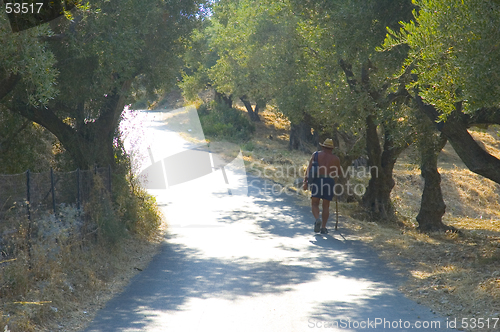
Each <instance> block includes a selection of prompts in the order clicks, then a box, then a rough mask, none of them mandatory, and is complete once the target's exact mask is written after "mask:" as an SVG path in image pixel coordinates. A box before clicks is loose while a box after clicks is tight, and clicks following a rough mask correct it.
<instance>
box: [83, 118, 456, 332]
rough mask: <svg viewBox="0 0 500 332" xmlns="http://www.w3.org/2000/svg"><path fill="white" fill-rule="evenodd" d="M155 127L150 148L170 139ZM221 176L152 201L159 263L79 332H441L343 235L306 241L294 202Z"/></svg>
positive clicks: (389, 274)
mask: <svg viewBox="0 0 500 332" xmlns="http://www.w3.org/2000/svg"><path fill="white" fill-rule="evenodd" d="M148 117H149V118H148V119H152V118H151V114H150V115H148ZM161 121H163V120H162V119H161V117H158V114H157V116H156V118H155V119H154V120H153V121H152V122H150V123H149V124H146V126H148V128H149V129H148V130H147V132H148V133H149V134H150V136H151V137H153V138H154V141H155V142H156V143H159V142H165V141H164V140H163V138H166V136H165V137H163V136H162V135H177V134H176V133H174V132H171V131H166V129H168V128H165V127H163V126H159V125H158V124H159V122H161ZM155 123H156V124H157V125H158V126H157V127H156V128H160V129H158V130H157V131H156V132H154V129H152V128H153V127H154V124H155ZM151 133H153V134H152V135H151ZM155 135H156V136H155ZM169 137H170V138H171V139H172V142H173V141H175V142H177V143H181V142H182V140H180V139H179V137H178V136H177V138H175V139H173V138H172V137H173V136H169ZM160 138H161V139H160ZM183 144H185V146H186V147H189V144H187V143H185V142H184V143H183ZM150 145H151V144H150ZM162 146H163V148H165V149H168V148H167V147H166V146H165V144H162ZM173 149H174V150H175V151H177V152H178V151H180V150H179V149H178V146H177V147H174V148H173ZM181 150H182V149H181ZM230 166H231V165H229V166H228V167H226V171H227V173H228V174H227V176H226V178H227V177H229V179H230V181H229V185H228V183H227V181H225V180H224V176H223V174H222V172H221V171H216V172H213V173H211V174H209V175H206V176H203V177H200V178H198V179H194V180H192V181H189V182H186V183H183V184H180V185H176V186H172V187H169V188H168V189H166V190H157V191H153V192H154V193H155V194H156V195H157V196H158V200H159V202H160V205H161V206H162V209H163V212H164V214H165V216H166V218H167V220H168V221H169V224H170V227H169V230H168V234H167V236H166V239H165V242H164V245H163V247H162V250H161V253H160V254H158V255H157V256H156V257H155V258H154V259H153V261H152V262H151V264H150V265H149V267H148V268H147V269H145V270H144V271H143V272H141V273H140V274H139V275H138V276H136V277H135V278H134V279H133V280H132V282H131V284H130V286H129V287H128V288H127V289H126V290H125V291H124V292H123V293H122V294H120V295H118V296H117V297H116V298H115V299H113V300H111V301H110V302H109V303H108V304H107V306H106V307H105V308H104V309H102V310H101V311H100V312H99V314H98V316H97V317H96V319H95V321H94V322H93V323H92V324H91V326H90V327H89V328H88V329H87V330H86V331H87V332H95V331H103V332H104V331H105V332H115V331H116V332H118V331H120V332H125V331H127V332H131V331H158V332H159V331H162V332H163V331H238V332H239V331H251V332H256V331H285V332H294V331H297V332H298V331H314V330H323V329H327V330H329V331H360V330H362V331H364V330H374V331H388V330H394V331H410V330H412V328H405V324H406V326H411V327H415V324H419V322H420V324H422V325H423V326H426V324H437V323H436V322H437V321H439V322H440V325H441V328H436V327H433V328H431V327H429V328H426V329H422V330H423V331H445V330H446V329H445V327H446V319H442V318H441V319H440V318H439V317H437V316H436V315H434V314H432V312H431V311H430V309H429V308H426V307H423V306H420V305H418V304H416V303H415V302H413V301H410V300H408V299H407V298H405V297H404V296H403V295H402V294H401V293H399V292H398V291H397V285H398V284H399V283H400V282H401V281H402V280H400V279H398V277H396V276H395V274H394V272H393V271H391V270H390V269H389V268H387V267H386V266H385V265H384V263H382V262H381V261H380V260H379V259H378V258H377V256H376V254H375V253H374V252H373V251H372V250H370V249H369V248H367V247H366V246H365V245H363V244H362V243H360V242H357V241H355V240H354V239H352V238H351V237H350V236H349V234H348V232H347V230H344V229H343V228H342V227H340V228H339V229H340V231H341V232H342V234H344V236H345V239H344V238H343V237H341V236H340V235H339V234H338V233H332V234H328V235H319V234H314V233H313V232H312V218H311V214H310V209H309V208H308V207H304V206H300V205H298V204H297V201H296V197H294V196H293V195H287V194H285V193H284V192H283V193H281V194H278V192H279V190H278V187H277V186H275V187H274V192H273V190H272V189H273V187H272V183H269V182H266V181H264V180H262V179H259V178H256V177H252V176H248V177H246V176H244V174H242V173H241V172H240V173H238V172H237V171H236V172H233V171H232V168H231V167H230ZM231 186H233V188H232V190H230V191H231V193H232V195H229V194H228V187H231ZM235 186H236V187H239V188H240V189H241V188H243V190H240V191H237V190H234V189H235V188H234V187H235ZM247 188H248V190H247ZM342 222H344V220H343V219H342V218H341V220H340V223H341V224H342Z"/></svg>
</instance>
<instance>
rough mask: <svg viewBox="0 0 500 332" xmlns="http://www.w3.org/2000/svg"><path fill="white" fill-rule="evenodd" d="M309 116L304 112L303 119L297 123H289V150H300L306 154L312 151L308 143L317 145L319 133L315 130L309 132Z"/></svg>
mask: <svg viewBox="0 0 500 332" xmlns="http://www.w3.org/2000/svg"><path fill="white" fill-rule="evenodd" d="M310 121H311V116H310V115H309V114H307V113H305V114H304V120H303V121H301V122H300V123H298V124H293V123H292V124H291V126H290V140H289V144H288V148H289V149H290V150H300V151H302V152H305V153H307V154H309V153H312V152H313V151H311V149H310V147H308V145H313V146H314V147H317V146H318V143H319V135H318V133H317V131H316V130H315V131H314V132H313V133H311V128H312V127H311V124H310Z"/></svg>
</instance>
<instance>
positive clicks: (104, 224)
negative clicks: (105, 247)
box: [84, 176, 126, 244]
mask: <svg viewBox="0 0 500 332" xmlns="http://www.w3.org/2000/svg"><path fill="white" fill-rule="evenodd" d="M84 210H85V211H86V213H87V214H88V215H89V217H90V220H91V222H92V223H93V224H95V225H96V226H97V234H98V238H99V240H101V241H103V242H105V243H110V244H116V243H117V242H118V240H120V239H121V238H123V237H124V236H126V232H125V223H124V222H123V221H122V220H120V218H119V217H118V215H117V213H116V211H115V209H114V208H113V203H112V201H111V196H110V194H109V192H108V191H107V190H106V188H105V186H104V184H103V181H102V179H101V178H100V177H99V176H94V183H93V186H92V192H91V196H90V200H89V202H88V203H87V204H86V205H85V207H84Z"/></svg>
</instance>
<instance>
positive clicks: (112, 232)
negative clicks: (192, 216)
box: [0, 175, 162, 332]
mask: <svg viewBox="0 0 500 332" xmlns="http://www.w3.org/2000/svg"><path fill="white" fill-rule="evenodd" d="M132 182H133V180H132ZM2 222H3V223H6V224H9V225H11V227H12V231H11V232H10V233H9V234H10V235H9V237H8V246H7V247H6V249H5V250H4V252H2V256H4V257H3V260H2V261H1V262H0V298H1V303H0V329H1V330H2V331H3V330H6V331H7V330H8V331H11V332H31V331H37V332H38V331H77V330H80V329H81V328H83V327H84V326H86V324H88V323H89V322H90V321H91V320H92V318H93V316H94V315H95V313H96V312H97V310H98V309H100V308H101V307H103V306H104V304H105V303H106V301H107V300H109V299H110V298H111V297H112V296H113V295H114V294H116V293H117V292H119V291H121V290H122V289H123V288H124V287H125V286H126V284H127V283H128V281H129V280H130V278H131V277H132V276H133V275H134V274H136V273H140V271H141V270H142V269H144V268H145V267H146V266H147V264H148V262H149V261H150V260H151V258H152V257H153V256H154V254H155V253H156V252H157V250H158V248H159V245H158V244H159V237H158V236H159V234H160V233H161V228H162V220H161V216H160V214H159V211H158V210H157V208H156V203H155V201H154V199H153V198H152V197H150V196H148V195H147V194H146V193H145V192H144V191H142V190H141V189H139V188H138V187H137V186H132V185H131V182H130V179H129V180H127V179H125V178H124V177H123V176H119V175H117V177H116V178H115V179H114V192H113V197H111V196H110V195H109V194H108V193H107V192H106V191H105V190H104V187H103V185H102V182H101V181H99V179H98V178H96V179H95V181H94V188H93V194H92V197H91V199H90V201H89V202H88V203H87V205H86V206H85V207H84V208H83V211H78V210H77V209H76V208H74V207H71V206H60V207H58V213H57V215H53V214H52V215H51V214H49V213H47V214H45V215H43V216H41V217H40V218H38V219H37V220H34V221H33V222H32V223H31V225H29V224H28V222H27V221H26V220H23V219H22V218H20V217H19V216H18V215H17V214H16V213H15V211H12V212H11V213H10V214H9V215H8V216H7V220H2ZM30 234H31V235H30ZM4 240H5V239H4Z"/></svg>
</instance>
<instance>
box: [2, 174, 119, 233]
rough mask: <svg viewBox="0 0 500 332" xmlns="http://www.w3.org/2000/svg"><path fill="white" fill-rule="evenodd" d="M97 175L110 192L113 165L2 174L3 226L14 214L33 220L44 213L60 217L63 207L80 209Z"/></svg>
mask: <svg viewBox="0 0 500 332" xmlns="http://www.w3.org/2000/svg"><path fill="white" fill-rule="evenodd" d="M97 175H98V176H99V177H100V178H101V179H102V181H103V183H104V185H105V187H106V189H107V190H108V191H109V192H111V189H112V181H111V175H112V174H111V167H110V166H108V167H94V169H93V170H80V169H77V170H75V171H72V172H54V171H53V170H52V169H51V170H50V171H47V172H43V173H33V172H30V171H29V170H28V171H26V172H24V173H21V174H13V175H6V174H0V224H1V223H2V222H3V221H4V220H5V219H6V216H7V215H8V214H9V213H13V212H15V213H16V216H18V218H21V219H25V220H29V221H31V220H36V219H37V217H38V216H39V215H40V214H42V213H45V214H46V213H47V212H52V213H53V214H57V210H58V207H59V206H61V204H66V205H71V206H74V207H76V208H77V209H81V208H82V206H83V205H84V204H85V202H87V201H88V200H89V199H90V195H91V191H92V186H93V183H94V181H95V176H97ZM2 228H3V227H2Z"/></svg>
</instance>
